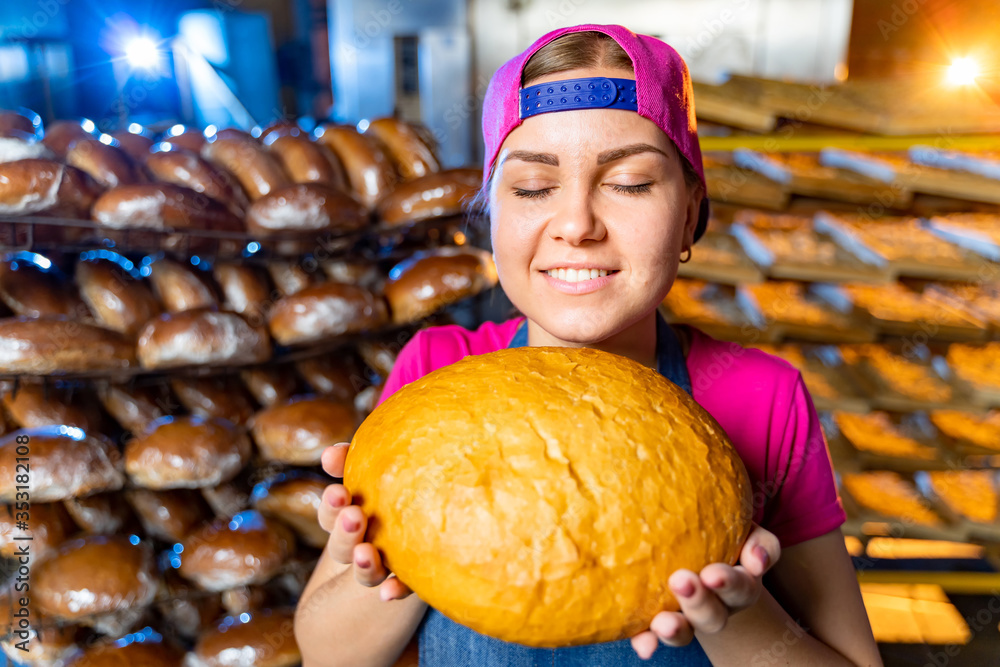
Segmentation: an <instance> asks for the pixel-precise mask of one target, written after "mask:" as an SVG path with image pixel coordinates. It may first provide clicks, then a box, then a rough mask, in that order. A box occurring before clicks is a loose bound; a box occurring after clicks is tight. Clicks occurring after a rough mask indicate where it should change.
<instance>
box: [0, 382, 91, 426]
mask: <svg viewBox="0 0 1000 667" xmlns="http://www.w3.org/2000/svg"><path fill="white" fill-rule="evenodd" d="M0 397H2V401H3V407H4V409H5V410H6V411H7V414H8V415H10V417H11V419H13V420H14V422H15V423H16V424H17V425H18V426H20V427H21V428H43V427H46V426H63V425H64V426H75V427H76V428H79V429H82V430H83V431H84V432H85V433H90V432H91V431H99V430H100V427H101V425H102V424H101V421H102V420H101V415H100V412H98V411H97V410H95V409H94V406H93V405H91V404H89V403H87V402H85V399H83V398H82V397H81V396H80V395H79V392H78V393H77V394H76V395H74V394H73V392H72V391H70V390H68V389H66V388H64V387H58V386H56V387H52V386H45V385H42V384H34V383H30V384H29V383H21V384H20V386H18V387H17V391H16V392H15V391H14V388H13V387H12V386H0Z"/></svg>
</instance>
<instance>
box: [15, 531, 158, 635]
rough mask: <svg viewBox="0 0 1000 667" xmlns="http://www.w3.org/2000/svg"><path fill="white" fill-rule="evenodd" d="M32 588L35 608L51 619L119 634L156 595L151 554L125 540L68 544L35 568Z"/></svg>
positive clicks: (104, 538)
mask: <svg viewBox="0 0 1000 667" xmlns="http://www.w3.org/2000/svg"><path fill="white" fill-rule="evenodd" d="M31 588H32V593H34V596H33V599H34V601H35V603H36V604H37V605H38V609H39V610H40V611H41V612H42V613H44V614H48V615H49V616H51V617H52V618H55V619H58V620H62V621H72V622H77V623H82V624H84V625H90V626H93V627H95V628H97V629H98V630H99V631H107V630H111V628H122V631H124V630H127V629H128V628H129V627H130V626H131V625H132V624H133V623H134V622H135V621H137V620H138V619H139V618H140V617H141V616H142V613H143V611H144V608H145V607H147V606H149V604H150V603H152V601H153V597H154V596H155V595H156V589H157V577H156V569H155V567H154V564H153V554H152V550H151V549H150V548H149V545H148V544H132V543H130V542H129V538H127V537H125V536H109V535H94V536H91V537H86V538H83V539H78V540H72V541H70V542H67V543H66V544H64V545H63V546H62V547H60V548H59V550H58V552H57V553H56V555H54V556H53V557H52V558H50V559H48V560H46V561H44V562H43V563H40V564H39V565H36V566H35V570H34V571H33V572H32V580H31ZM108 634H118V633H115V632H108Z"/></svg>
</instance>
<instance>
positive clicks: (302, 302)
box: [268, 283, 387, 345]
mask: <svg viewBox="0 0 1000 667" xmlns="http://www.w3.org/2000/svg"><path fill="white" fill-rule="evenodd" d="M386 320H387V314H386V312H385V304H384V303H383V302H382V300H381V298H380V297H378V296H376V295H375V294H372V293H371V292H369V291H368V290H366V289H363V288H361V287H355V286H354V285H343V284H340V283H322V284H319V285H314V286H313V287H307V288H306V289H304V290H302V291H300V292H298V293H297V294H294V295H292V296H286V297H285V298H283V299H280V300H279V301H278V302H277V303H275V304H274V307H273V308H272V309H271V313H270V314H269V316H268V325H269V326H270V329H271V335H272V336H274V339H275V340H276V341H278V342H279V343H280V344H282V345H296V344H299V343H312V342H315V341H319V340H323V339H324V338H330V337H333V336H340V335H343V334H352V333H358V332H361V331H367V330H370V329H374V328H376V327H378V326H381V325H382V324H384V323H385V321H386Z"/></svg>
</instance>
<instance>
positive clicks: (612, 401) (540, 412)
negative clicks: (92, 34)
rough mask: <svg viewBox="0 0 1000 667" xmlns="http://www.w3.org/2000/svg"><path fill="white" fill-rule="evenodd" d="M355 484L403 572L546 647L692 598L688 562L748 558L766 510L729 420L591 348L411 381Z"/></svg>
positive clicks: (465, 364)
mask: <svg viewBox="0 0 1000 667" xmlns="http://www.w3.org/2000/svg"><path fill="white" fill-rule="evenodd" d="M470 396H475V397H476V400H475V401H470V400H469V397H470ZM665 436H666V437H665ZM421 480H422V481H421ZM344 484H345V486H346V487H347V489H348V490H349V492H350V493H351V494H352V495H353V496H354V497H356V498H361V499H362V501H363V502H362V505H361V507H362V509H363V510H364V512H365V515H366V516H368V517H371V519H370V521H369V524H368V532H367V534H366V539H368V540H369V541H370V542H371V543H372V544H373V545H374V546H375V547H376V548H377V549H379V550H380V552H381V553H382V554H383V560H384V563H385V565H386V568H387V569H389V570H391V571H392V572H393V573H394V574H395V575H396V576H397V577H399V580H400V581H401V582H404V583H405V584H406V585H407V586H409V587H410V588H411V589H412V590H413V591H414V593H416V594H417V595H419V596H420V598H421V599H422V600H424V601H426V602H427V604H429V605H430V606H432V607H434V608H435V609H438V610H440V611H441V613H443V614H445V615H446V616H448V617H449V618H451V619H453V620H456V621H457V622H460V623H462V624H463V625H466V626H467V627H469V628H472V629H473V630H476V631H477V632H481V633H483V634H486V635H490V636H493V637H496V638H499V639H502V640H504V641H511V642H517V643H520V644H525V645H528V646H545V647H557V646H570V645H577V644H590V643H600V642H607V641H615V640H619V639H623V638H625V637H631V636H633V635H635V634H636V633H638V632H640V631H642V630H644V629H646V628H648V627H649V623H650V621H651V620H652V619H653V617H654V616H655V615H656V614H657V613H658V612H660V611H662V610H670V611H676V610H677V609H678V604H677V601H676V600H675V599H674V597H673V595H672V594H671V592H670V589H669V587H668V585H667V581H668V578H669V577H670V575H671V574H672V573H674V572H675V571H676V570H678V569H680V568H686V569H690V570H693V571H695V572H699V571H701V569H702V568H703V567H705V566H706V565H708V564H709V563H729V564H734V563H736V562H737V560H738V558H739V554H740V550H741V548H742V546H743V543H744V541H745V539H746V537H747V535H748V534H749V532H750V529H751V527H752V524H751V520H752V519H751V518H752V513H753V502H752V500H753V499H752V495H751V486H750V480H749V478H748V476H747V473H746V470H745V468H744V466H743V462H742V461H741V460H740V458H739V456H738V454H737V452H736V450H735V448H734V447H733V446H732V444H731V443H730V441H729V438H728V437H727V436H726V434H725V433H724V432H723V431H722V428H721V427H720V426H719V425H718V423H717V422H716V421H715V420H714V419H713V418H712V417H711V416H710V415H709V414H708V413H707V412H705V410H704V409H702V408H701V407H700V406H698V404H697V403H695V402H694V400H693V399H692V398H691V397H690V396H689V395H688V394H687V393H686V392H685V391H684V390H682V389H680V388H679V387H677V386H676V385H674V384H673V383H671V382H670V381H668V380H667V379H666V378H664V377H663V376H662V375H660V374H659V373H657V372H656V371H654V370H653V369H651V368H647V367H646V366H643V365H641V364H639V363H637V362H634V361H632V360H630V359H627V358H625V357H620V356H617V355H612V354H609V353H606V352H600V351H597V350H592V349H588V348H567V347H559V348H545V347H524V348H516V349H506V350H500V351H498V352H493V353H490V354H482V355H473V356H468V357H465V358H464V359H462V360H461V361H458V362H456V363H454V364H451V365H449V366H445V367H443V368H441V369H438V370H436V371H434V372H433V373H430V374H428V375H425V376H424V377H422V378H420V379H419V380H416V381H415V382H412V383H410V384H408V385H406V386H404V387H403V388H402V389H400V390H399V391H397V392H396V393H394V394H393V395H392V396H390V397H389V398H387V399H386V401H385V402H384V403H382V405H380V406H379V407H378V408H376V409H375V411H374V412H373V413H372V414H371V415H369V417H368V419H366V420H365V421H364V423H363V424H362V425H361V427H360V428H359V429H358V432H357V433H356V434H355V436H354V440H353V441H352V443H351V448H350V450H349V452H348V455H347V462H346V467H345V470H344ZM494 500H496V502H494ZM529 507H530V508H531V509H530V511H526V510H525V508H529ZM445 521H447V530H444V531H442V530H441V527H442V526H443V525H444V523H445ZM609 591H613V592H614V595H609V594H608V592H609Z"/></svg>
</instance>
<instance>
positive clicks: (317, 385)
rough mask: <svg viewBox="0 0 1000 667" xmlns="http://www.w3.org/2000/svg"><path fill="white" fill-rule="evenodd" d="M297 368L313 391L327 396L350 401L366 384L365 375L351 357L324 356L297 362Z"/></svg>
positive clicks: (341, 400)
mask: <svg viewBox="0 0 1000 667" xmlns="http://www.w3.org/2000/svg"><path fill="white" fill-rule="evenodd" d="M295 370H297V371H298V372H299V375H301V376H302V378H303V379H304V380H305V381H306V382H308V383H309V386H310V387H312V389H313V391H315V392H316V393H317V394H322V395H323V396H326V397H327V398H332V399H334V400H337V401H340V402H342V403H344V402H346V403H349V402H351V401H353V400H354V396H355V394H357V393H358V389H360V388H361V386H363V385H364V379H365V378H364V376H363V375H362V373H361V369H360V368H358V367H357V365H356V364H355V363H354V360H353V359H351V358H349V357H341V356H336V357H335V356H333V355H331V354H324V355H322V356H317V357H311V358H309V359H303V360H301V361H298V362H296V363H295Z"/></svg>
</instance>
